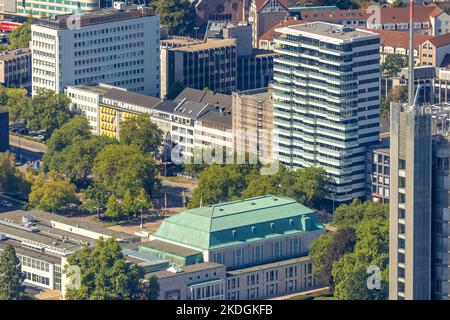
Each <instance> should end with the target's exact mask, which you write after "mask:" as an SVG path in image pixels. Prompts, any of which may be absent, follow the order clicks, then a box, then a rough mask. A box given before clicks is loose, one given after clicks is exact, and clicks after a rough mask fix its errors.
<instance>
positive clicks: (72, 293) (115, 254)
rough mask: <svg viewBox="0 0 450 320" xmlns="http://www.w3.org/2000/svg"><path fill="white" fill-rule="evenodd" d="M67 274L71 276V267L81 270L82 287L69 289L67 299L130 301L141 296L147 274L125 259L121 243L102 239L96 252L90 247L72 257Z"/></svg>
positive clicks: (98, 242)
mask: <svg viewBox="0 0 450 320" xmlns="http://www.w3.org/2000/svg"><path fill="white" fill-rule="evenodd" d="M67 262H68V265H66V266H65V268H64V271H63V272H64V273H66V274H67V275H68V276H70V275H71V274H70V272H71V271H70V269H69V268H68V266H77V267H79V268H80V287H79V288H68V289H67V292H66V296H65V298H66V299H68V300H131V299H135V298H137V297H140V296H141V294H142V293H141V290H140V288H141V279H142V278H143V276H144V271H143V269H142V268H141V267H139V266H138V265H136V264H133V263H129V262H127V261H126V260H125V257H124V255H123V253H122V248H121V247H120V245H119V242H118V241H116V240H115V239H113V238H110V239H107V240H104V239H103V238H100V239H99V240H97V242H96V243H95V247H94V249H92V250H91V249H89V248H88V247H87V246H85V247H83V249H82V250H81V251H78V252H76V253H74V254H72V255H70V256H69V257H68V259H67Z"/></svg>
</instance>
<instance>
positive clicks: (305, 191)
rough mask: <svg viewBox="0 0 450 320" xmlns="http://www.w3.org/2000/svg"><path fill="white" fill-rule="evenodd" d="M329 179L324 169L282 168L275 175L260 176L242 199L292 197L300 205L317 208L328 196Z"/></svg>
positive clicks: (252, 182) (253, 181) (250, 185)
mask: <svg viewBox="0 0 450 320" xmlns="http://www.w3.org/2000/svg"><path fill="white" fill-rule="evenodd" d="M328 183H329V179H328V178H327V176H326V174H325V170H324V169H322V168H314V167H310V168H303V169H298V170H295V171H291V170H288V169H287V168H286V167H285V166H280V168H279V170H278V172H277V173H276V174H274V175H263V176H262V175H258V176H255V177H254V178H253V179H252V180H251V181H250V183H249V185H248V187H247V188H246V189H245V190H244V191H243V193H242V197H243V198H249V197H255V196H261V195H265V194H269V193H270V194H276V195H280V196H286V197H291V198H294V199H296V200H297V201H299V202H300V203H302V204H304V205H306V206H311V207H316V206H318V205H320V204H321V202H322V201H323V198H325V197H326V195H327V194H328V188H327V185H328Z"/></svg>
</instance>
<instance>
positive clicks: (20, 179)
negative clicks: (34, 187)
mask: <svg viewBox="0 0 450 320" xmlns="http://www.w3.org/2000/svg"><path fill="white" fill-rule="evenodd" d="M15 161H16V160H15V156H14V155H13V154H12V153H10V152H9V151H7V152H5V153H0V194H8V195H12V196H19V197H21V198H24V197H27V196H28V194H29V192H30V188H31V184H30V183H29V182H28V181H27V180H26V179H25V178H24V176H23V175H22V174H21V173H20V172H19V170H18V169H17V168H16V166H15Z"/></svg>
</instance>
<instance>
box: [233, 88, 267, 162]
mask: <svg viewBox="0 0 450 320" xmlns="http://www.w3.org/2000/svg"><path fill="white" fill-rule="evenodd" d="M232 99H233V103H232V115H233V134H234V139H233V144H234V149H235V150H236V151H238V152H250V153H255V154H257V155H258V159H259V161H261V162H263V163H269V162H271V161H272V160H273V157H272V128H273V104H272V92H271V91H269V90H267V89H254V90H248V91H241V92H233V95H232Z"/></svg>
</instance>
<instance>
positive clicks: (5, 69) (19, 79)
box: [0, 48, 31, 88]
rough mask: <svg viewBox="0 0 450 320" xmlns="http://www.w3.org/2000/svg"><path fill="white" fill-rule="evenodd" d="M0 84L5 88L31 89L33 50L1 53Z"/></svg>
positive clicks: (24, 49) (25, 49)
mask: <svg viewBox="0 0 450 320" xmlns="http://www.w3.org/2000/svg"><path fill="white" fill-rule="evenodd" d="M0 83H1V84H2V85H3V86H5V87H25V88H28V87H31V50H30V49H27V48H23V49H16V50H14V51H4V52H0Z"/></svg>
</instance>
